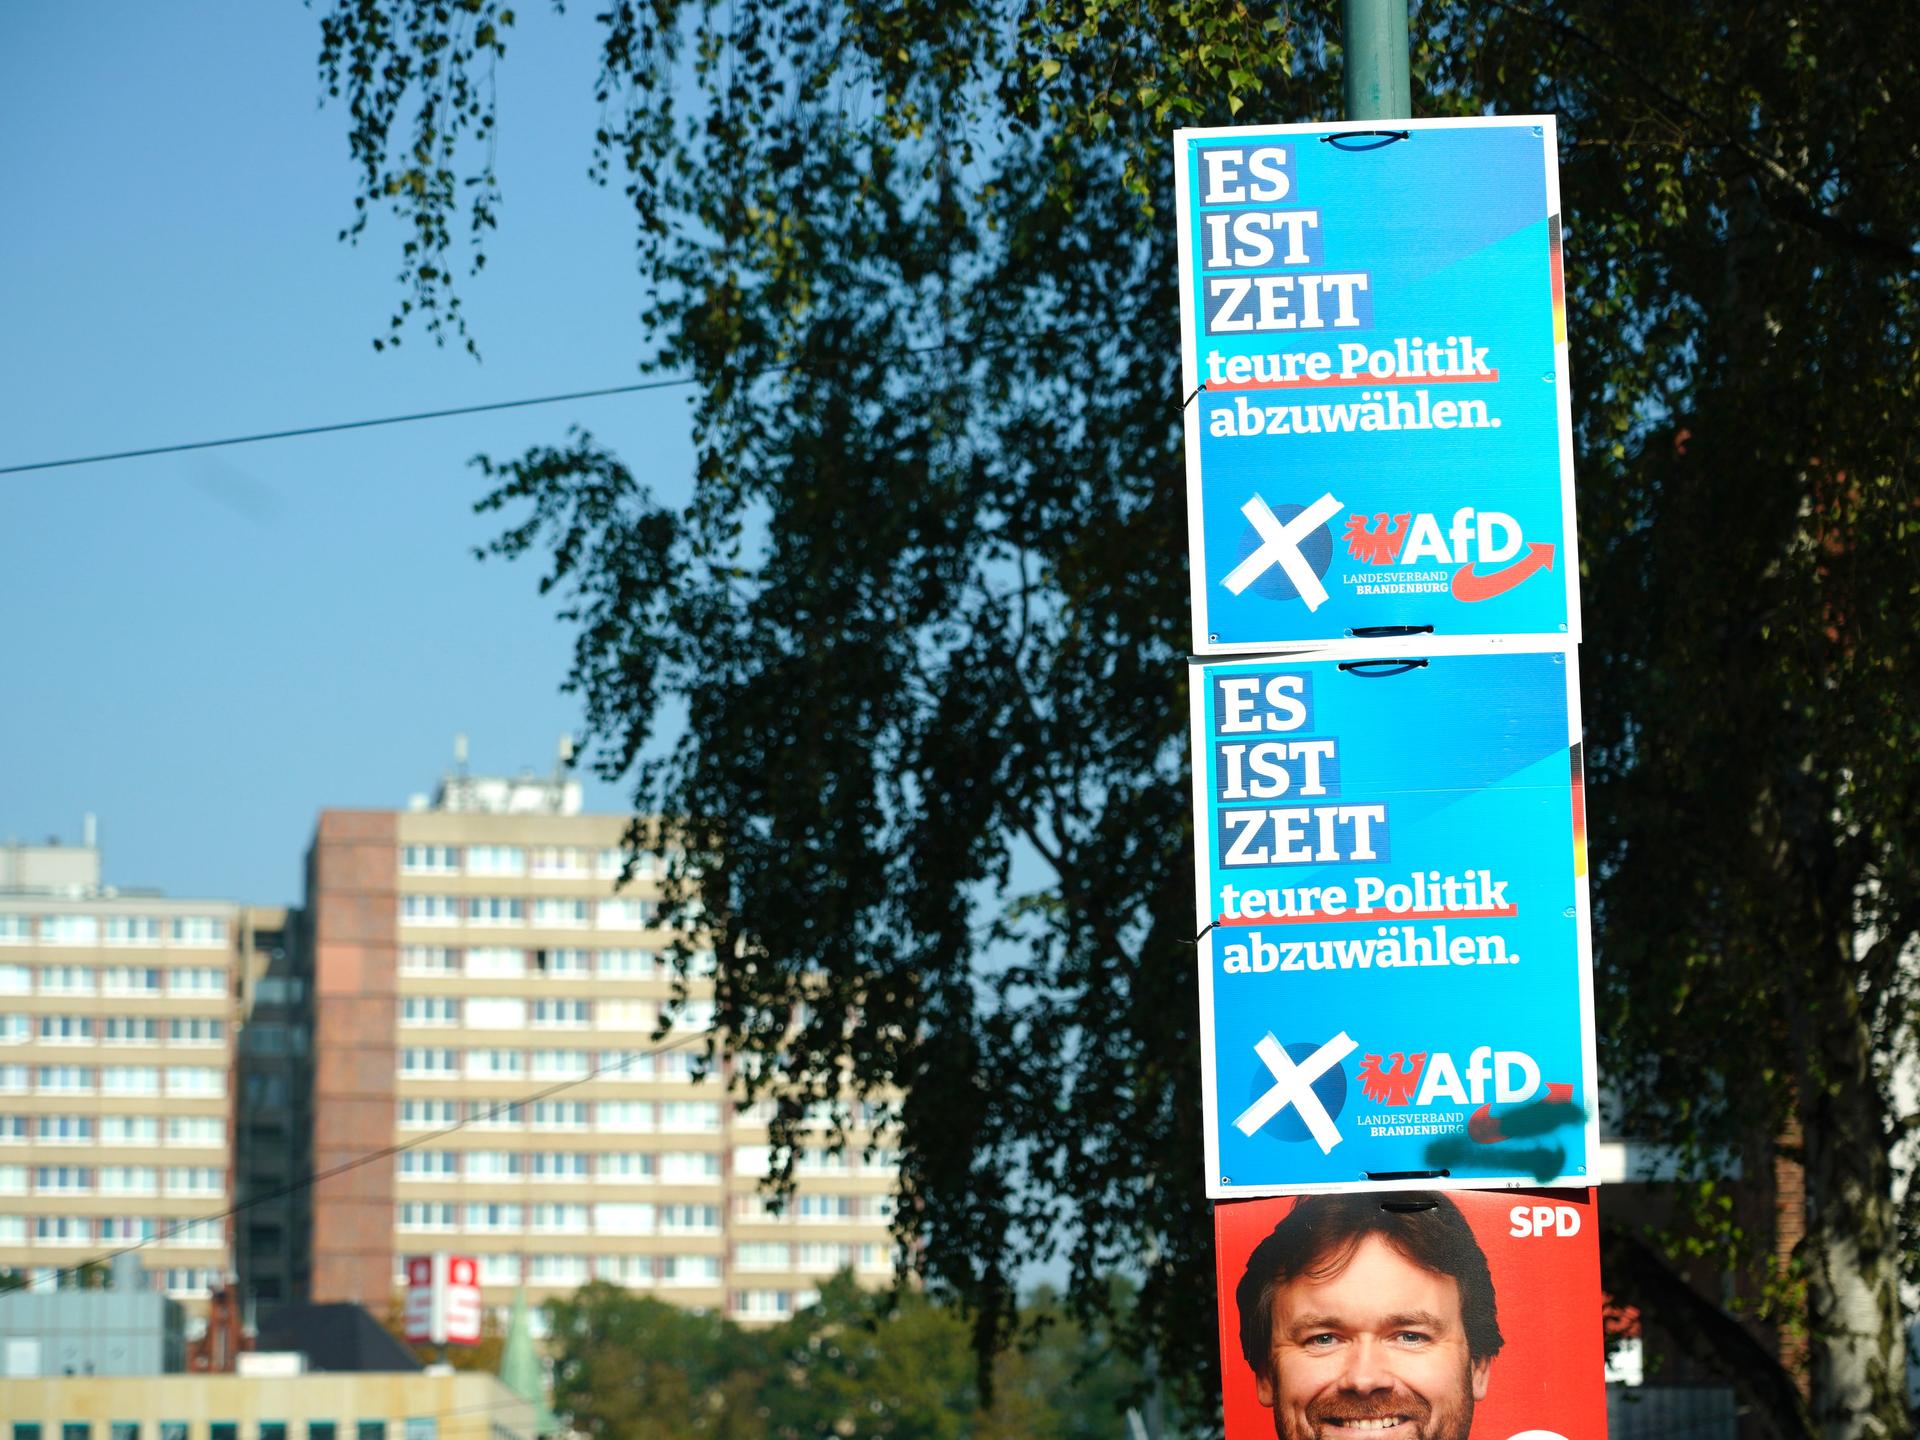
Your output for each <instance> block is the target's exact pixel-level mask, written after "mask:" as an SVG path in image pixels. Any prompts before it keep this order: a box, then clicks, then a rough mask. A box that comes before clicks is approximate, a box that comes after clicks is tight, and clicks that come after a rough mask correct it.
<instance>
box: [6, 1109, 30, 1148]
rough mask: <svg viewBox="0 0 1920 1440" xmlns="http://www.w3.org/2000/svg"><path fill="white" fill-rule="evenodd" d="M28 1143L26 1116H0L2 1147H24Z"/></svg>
mask: <svg viewBox="0 0 1920 1440" xmlns="http://www.w3.org/2000/svg"><path fill="white" fill-rule="evenodd" d="M26 1143H27V1117H26V1116H24V1115H0V1145H24V1144H26Z"/></svg>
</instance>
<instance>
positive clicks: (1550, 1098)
mask: <svg viewBox="0 0 1920 1440" xmlns="http://www.w3.org/2000/svg"><path fill="white" fill-rule="evenodd" d="M1500 573H1501V574H1503V575H1504V574H1505V573H1506V571H1504V570H1503V571H1501V572H1500ZM1536 1103H1537V1104H1541V1105H1571V1104H1572V1103H1573V1086H1572V1085H1554V1084H1551V1083H1549V1084H1548V1086H1547V1094H1546V1098H1545V1099H1543V1100H1540V1101H1537V1102H1536ZM1467 1134H1469V1135H1471V1136H1472V1137H1473V1138H1474V1139H1475V1140H1478V1141H1479V1142H1480V1143H1481V1144H1482V1145H1498V1144H1499V1143H1500V1142H1501V1141H1502V1140H1510V1139H1512V1138H1513V1137H1512V1136H1510V1135H1508V1134H1507V1132H1506V1131H1505V1130H1502V1129H1501V1128H1500V1117H1499V1116H1498V1115H1496V1114H1494V1113H1493V1106H1491V1105H1482V1106H1481V1107H1480V1108H1479V1109H1478V1110H1476V1111H1474V1112H1473V1114H1472V1115H1471V1116H1470V1117H1468V1119H1467Z"/></svg>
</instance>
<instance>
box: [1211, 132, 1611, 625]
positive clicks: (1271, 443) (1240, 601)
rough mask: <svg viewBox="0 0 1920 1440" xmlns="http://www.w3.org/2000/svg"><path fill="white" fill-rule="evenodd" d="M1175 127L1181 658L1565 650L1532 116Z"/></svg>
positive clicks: (1555, 275) (1550, 261)
mask: <svg viewBox="0 0 1920 1440" xmlns="http://www.w3.org/2000/svg"><path fill="white" fill-rule="evenodd" d="M1392 124H1393V126H1394V127H1395V128H1394V129H1392V130H1389V131H1366V130H1359V129H1357V128H1356V127H1355V126H1354V125H1352V124H1351V123H1349V124H1345V125H1305V126H1302V125H1286V126H1274V127H1267V128H1249V129H1232V130H1183V131H1180V132H1178V133H1177V134H1176V136H1175V153H1176V156H1177V164H1178V167H1179V169H1178V184H1177V186H1176V193H1177V196H1178V208H1179V222H1178V223H1179V238H1180V296H1181V314H1180V320H1181V347H1182V360H1183V366H1184V374H1185V377H1186V378H1185V384H1184V386H1183V390H1182V393H1183V395H1184V396H1187V397H1188V398H1187V404H1186V408H1185V412H1184V413H1185V425H1186V459H1187V506H1188V534H1189V544H1190V547H1191V552H1192V553H1191V557H1190V558H1191V570H1190V580H1191V585H1192V591H1193V596H1192V599H1193V611H1192V613H1193V648H1194V650H1195V651H1196V652H1199V653H1203V654H1216V655H1217V654H1230V653H1243V654H1244V653H1251V652H1254V651H1259V650H1269V649H1274V648H1277V647H1281V646H1294V645H1316V644H1331V643H1340V642H1343V641H1348V640H1351V639H1353V638H1355V637H1360V638H1373V637H1376V636H1378V635H1379V634H1380V633H1381V632H1383V631H1386V632H1391V631H1395V630H1400V629H1404V628H1414V629H1417V630H1420V631H1422V632H1426V633H1433V634H1438V635H1442V636H1490V635H1540V636H1551V637H1553V638H1556V639H1566V640H1569V641H1577V640H1578V639H1579V599H1578V586H1577V584H1576V582H1575V575H1576V571H1577V567H1576V565H1575V561H1574V508H1573V439H1572V437H1573V427H1572V418H1571V410H1570V404H1569V389H1568V377H1567V334H1566V305H1565V300H1564V288H1563V284H1562V278H1561V222H1560V199H1559V181H1558V171H1557V168H1556V150H1555V138H1554V124H1553V118H1552V117H1551V116H1540V115H1535V116H1518V117H1496V118H1475V119H1464V120H1424V121H1421V120H1405V121H1398V120H1397V121H1394V122H1392Z"/></svg>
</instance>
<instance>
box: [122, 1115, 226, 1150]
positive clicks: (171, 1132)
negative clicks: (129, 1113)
mask: <svg viewBox="0 0 1920 1440" xmlns="http://www.w3.org/2000/svg"><path fill="white" fill-rule="evenodd" d="M152 1125H153V1121H152V1120H150V1119H148V1120H146V1121H145V1124H144V1126H143V1127H142V1129H141V1134H142V1135H143V1136H145V1137H147V1138H146V1139H145V1140H144V1141H143V1142H142V1143H146V1144H151V1143H152V1138H151V1137H152V1134H153V1131H152V1128H151V1127H152ZM226 1143H227V1122H226V1121H225V1120H223V1119H222V1118H221V1117H220V1116H218V1115H173V1116H169V1117H168V1119H167V1144H169V1145H191V1146H194V1147H196V1148H201V1149H206V1148H211V1147H215V1146H221V1145H225V1144H226Z"/></svg>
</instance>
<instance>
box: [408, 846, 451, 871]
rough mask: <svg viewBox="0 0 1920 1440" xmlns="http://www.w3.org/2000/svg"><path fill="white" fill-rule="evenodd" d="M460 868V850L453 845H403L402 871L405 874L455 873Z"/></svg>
mask: <svg viewBox="0 0 1920 1440" xmlns="http://www.w3.org/2000/svg"><path fill="white" fill-rule="evenodd" d="M459 870H460V852H459V851H458V850H456V849H454V848H453V846H451V845H402V846H401V847H400V873H401V874H403V875H455V874H458V873H459Z"/></svg>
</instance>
